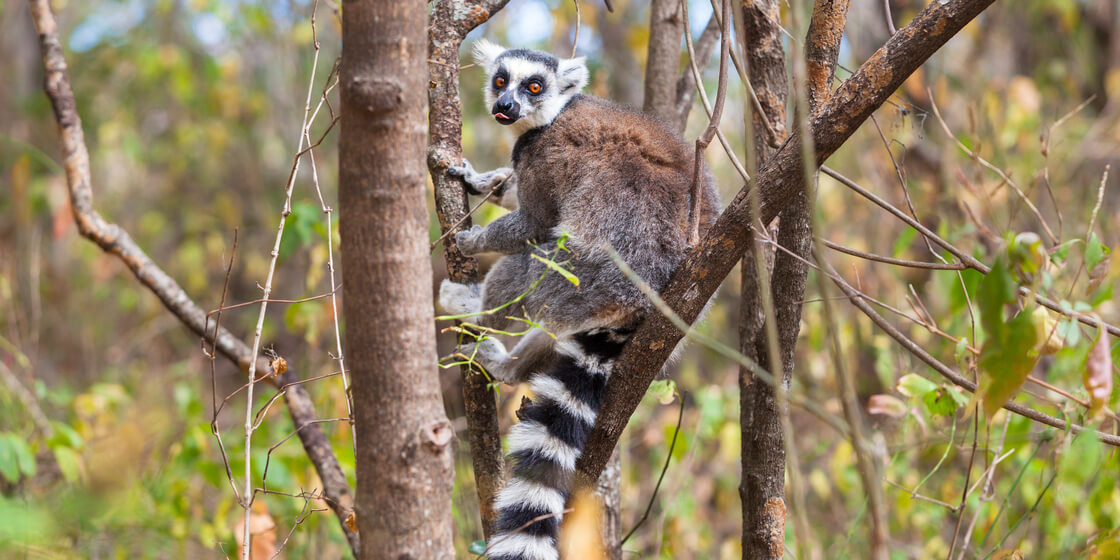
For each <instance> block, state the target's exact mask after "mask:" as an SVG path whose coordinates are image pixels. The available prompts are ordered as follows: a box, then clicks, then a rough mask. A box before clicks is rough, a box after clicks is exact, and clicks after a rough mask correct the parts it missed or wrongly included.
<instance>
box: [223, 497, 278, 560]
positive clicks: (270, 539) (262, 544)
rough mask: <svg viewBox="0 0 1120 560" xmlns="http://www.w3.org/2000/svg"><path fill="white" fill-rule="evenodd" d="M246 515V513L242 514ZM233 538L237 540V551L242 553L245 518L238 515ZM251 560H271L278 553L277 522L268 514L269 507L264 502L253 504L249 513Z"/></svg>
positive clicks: (258, 501)
mask: <svg viewBox="0 0 1120 560" xmlns="http://www.w3.org/2000/svg"><path fill="white" fill-rule="evenodd" d="M242 513H244V512H242ZM233 536H234V537H236V538H237V550H238V551H239V552H240V550H241V547H242V546H243V544H244V542H245V540H244V537H245V516H244V515H240V514H239V515H238V516H237V523H236V524H234V526H233ZM249 538H250V541H249V543H250V544H249V559H250V560H269V558H272V557H273V556H274V555H276V553H277V552H278V550H277V548H276V522H275V521H273V520H272V516H271V515H269V513H268V505H267V504H265V502H264V500H257V501H255V502H253V507H252V511H251V512H250V513H249Z"/></svg>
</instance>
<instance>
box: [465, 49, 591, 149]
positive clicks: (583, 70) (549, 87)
mask: <svg viewBox="0 0 1120 560" xmlns="http://www.w3.org/2000/svg"><path fill="white" fill-rule="evenodd" d="M473 50H474V57H475V61H476V62H477V63H478V64H479V65H480V66H482V67H483V68H484V69H485V70H486V83H485V84H484V85H483V88H482V93H483V97H484V98H485V99H486V107H487V108H488V109H489V108H491V107H493V106H494V102H495V101H497V98H498V94H497V92H495V91H494V88H493V87H492V83H493V79H494V75H495V74H496V73H497V72H498V71H499V70H501V69H504V70H505V71H506V72H507V73H508V79H507V81H508V83H509V85H508V86H506V88H505V89H503V90H502V91H503V92H505V91H509V88H514V89H513V91H514V99H515V100H516V101H517V103H518V105H520V106H521V114H520V115H519V117H520V118H518V120H517V122H515V123H513V124H511V125H509V126H510V128H512V129H513V132H514V134H517V135H518V136H520V135H521V134H524V133H525V132H528V131H529V130H532V129H534V128H537V127H541V126H545V125H548V124H551V123H552V121H553V120H554V119H556V116H557V115H559V114H560V111H562V110H563V109H564V106H566V105H567V104H568V101H570V100H571V99H572V97H574V96H575V95H576V94H578V93H579V92H580V91H582V90H583V88H584V86H586V85H587V80H588V76H589V72H588V70H587V64H586V61H585V60H584V58H583V57H578V58H571V59H558V60H557V67H556V70H553V69H552V68H550V67H549V65H547V64H544V63H542V62H539V61H536V60H529V59H526V58H522V57H519V56H518V55H516V54H509V55H506V56H502V55H503V53H505V52H506V51H507V50H508V49H506V48H504V47H502V46H500V45H497V44H495V43H492V42H490V41H487V40H486V39H479V40H478V41H476V42H475V44H474V49H473ZM531 76H541V77H542V78H543V79H544V80H543V82H544V84H543V85H544V86H545V91H544V92H543V93H542V94H541V95H538V96H531V95H529V94H528V93H526V92H524V91H522V90H521V89H520V84H521V82H522V81H523V80H525V79H527V78H529V77H531Z"/></svg>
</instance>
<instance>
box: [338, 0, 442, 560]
mask: <svg viewBox="0 0 1120 560" xmlns="http://www.w3.org/2000/svg"><path fill="white" fill-rule="evenodd" d="M426 25H427V6H426V5H425V4H423V3H420V2H394V1H391V0H353V1H350V2H347V3H346V5H345V9H344V10H343V12H342V42H343V51H342V66H341V84H342V91H341V97H342V114H343V119H342V130H341V136H340V139H339V206H340V207H341V212H342V214H341V220H340V223H339V227H340V231H341V234H342V265H343V266H342V279H343V284H342V285H343V296H344V298H343V313H344V317H345V319H346V343H347V345H348V348H347V354H348V357H350V359H351V362H350V363H351V364H352V366H351V367H352V369H351V372H352V375H353V385H352V389H353V393H354V402H355V403H356V404H357V405H358V406H356V407H355V410H354V414H355V422H356V429H357V449H356V451H355V454H356V461H357V476H358V492H357V500H356V501H357V510H358V511H357V515H358V529H359V533H360V534H361V535H362V547H361V555H360V557H361V558H362V559H364V560H372V559H380V558H384V559H392V560H398V559H402V558H412V559H416V560H419V559H429V558H430V559H451V558H454V551H453V547H452V523H451V487H452V482H453V479H454V470H453V468H452V448H451V446H450V445H449V444H450V443H451V441H452V439H454V430H453V429H452V427H451V423H450V422H448V420H447V416H446V414H445V412H444V409H443V402H442V398H441V395H440V390H439V375H438V368H437V366H436V342H435V330H434V329H433V327H432V311H433V304H432V293H431V278H432V269H431V262H430V260H429V247H428V217H427V211H426V208H425V197H426V192H425V184H424V183H425V180H424V179H425V165H424V159H425V158H424V154H425V147H426V144H427V142H426V134H425V133H426V130H425V128H426V127H425V126H424V111H425V109H426V108H427V98H426V97H424V96H422V95H416V93H417V92H420V91H424V88H425V86H426V85H427V54H428V52H427V47H426V46H427V33H426Z"/></svg>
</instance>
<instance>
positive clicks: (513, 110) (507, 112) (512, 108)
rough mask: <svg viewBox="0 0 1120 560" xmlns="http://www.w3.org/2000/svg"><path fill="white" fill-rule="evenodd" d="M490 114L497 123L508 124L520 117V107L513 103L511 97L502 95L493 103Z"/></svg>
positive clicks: (515, 102)
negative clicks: (495, 118)
mask: <svg viewBox="0 0 1120 560" xmlns="http://www.w3.org/2000/svg"><path fill="white" fill-rule="evenodd" d="M491 113H492V114H493V115H494V116H495V117H497V118H498V121H499V122H502V123H510V122H513V121H516V120H517V119H518V118H519V117H520V116H521V115H520V113H521V105H520V104H518V103H517V101H514V99H513V96H512V95H509V96H506V95H503V96H502V97H501V98H499V99H498V101H497V102H495V103H494V109H493V110H492V111H491Z"/></svg>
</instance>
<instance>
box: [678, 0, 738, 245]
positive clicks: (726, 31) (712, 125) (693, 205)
mask: <svg viewBox="0 0 1120 560" xmlns="http://www.w3.org/2000/svg"><path fill="white" fill-rule="evenodd" d="M730 4H731V1H730V0H723V12H724V13H728V11H729V9H730V8H729V7H730ZM684 5H685V2H684V0H682V2H681V6H684ZM682 9H687V8H682ZM686 21H687V20H686ZM730 24H731V19H730V18H724V20H723V31H722V32H721V33H720V39H719V41H720V47H719V85H718V86H717V87H716V104H715V107H713V108H712V116H711V119H710V120H709V121H708V128H706V129H704V132H703V133H701V134H700V137H699V138H697V139H696V156H695V158H694V159H693V164H692V187H691V189H690V190H689V192H690V193H691V196H690V200H689V203H690V204H689V206H690V207H689V211H688V215H689V230H688V231H689V233H688V244H689V245H696V244H697V243H699V242H700V198H701V197H702V196H703V189H701V188H700V177H701V175H703V169H704V161H703V160H704V150H706V149H707V148H708V144H711V143H712V138H714V137H715V135H716V132H717V131H718V130H719V120H720V117H721V116H723V104H724V101H726V98H727V63H728V57H729V53H730V51H731V25H730ZM690 36H691V34H690ZM699 82H700V80H699V79H697V84H698V85H699Z"/></svg>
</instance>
